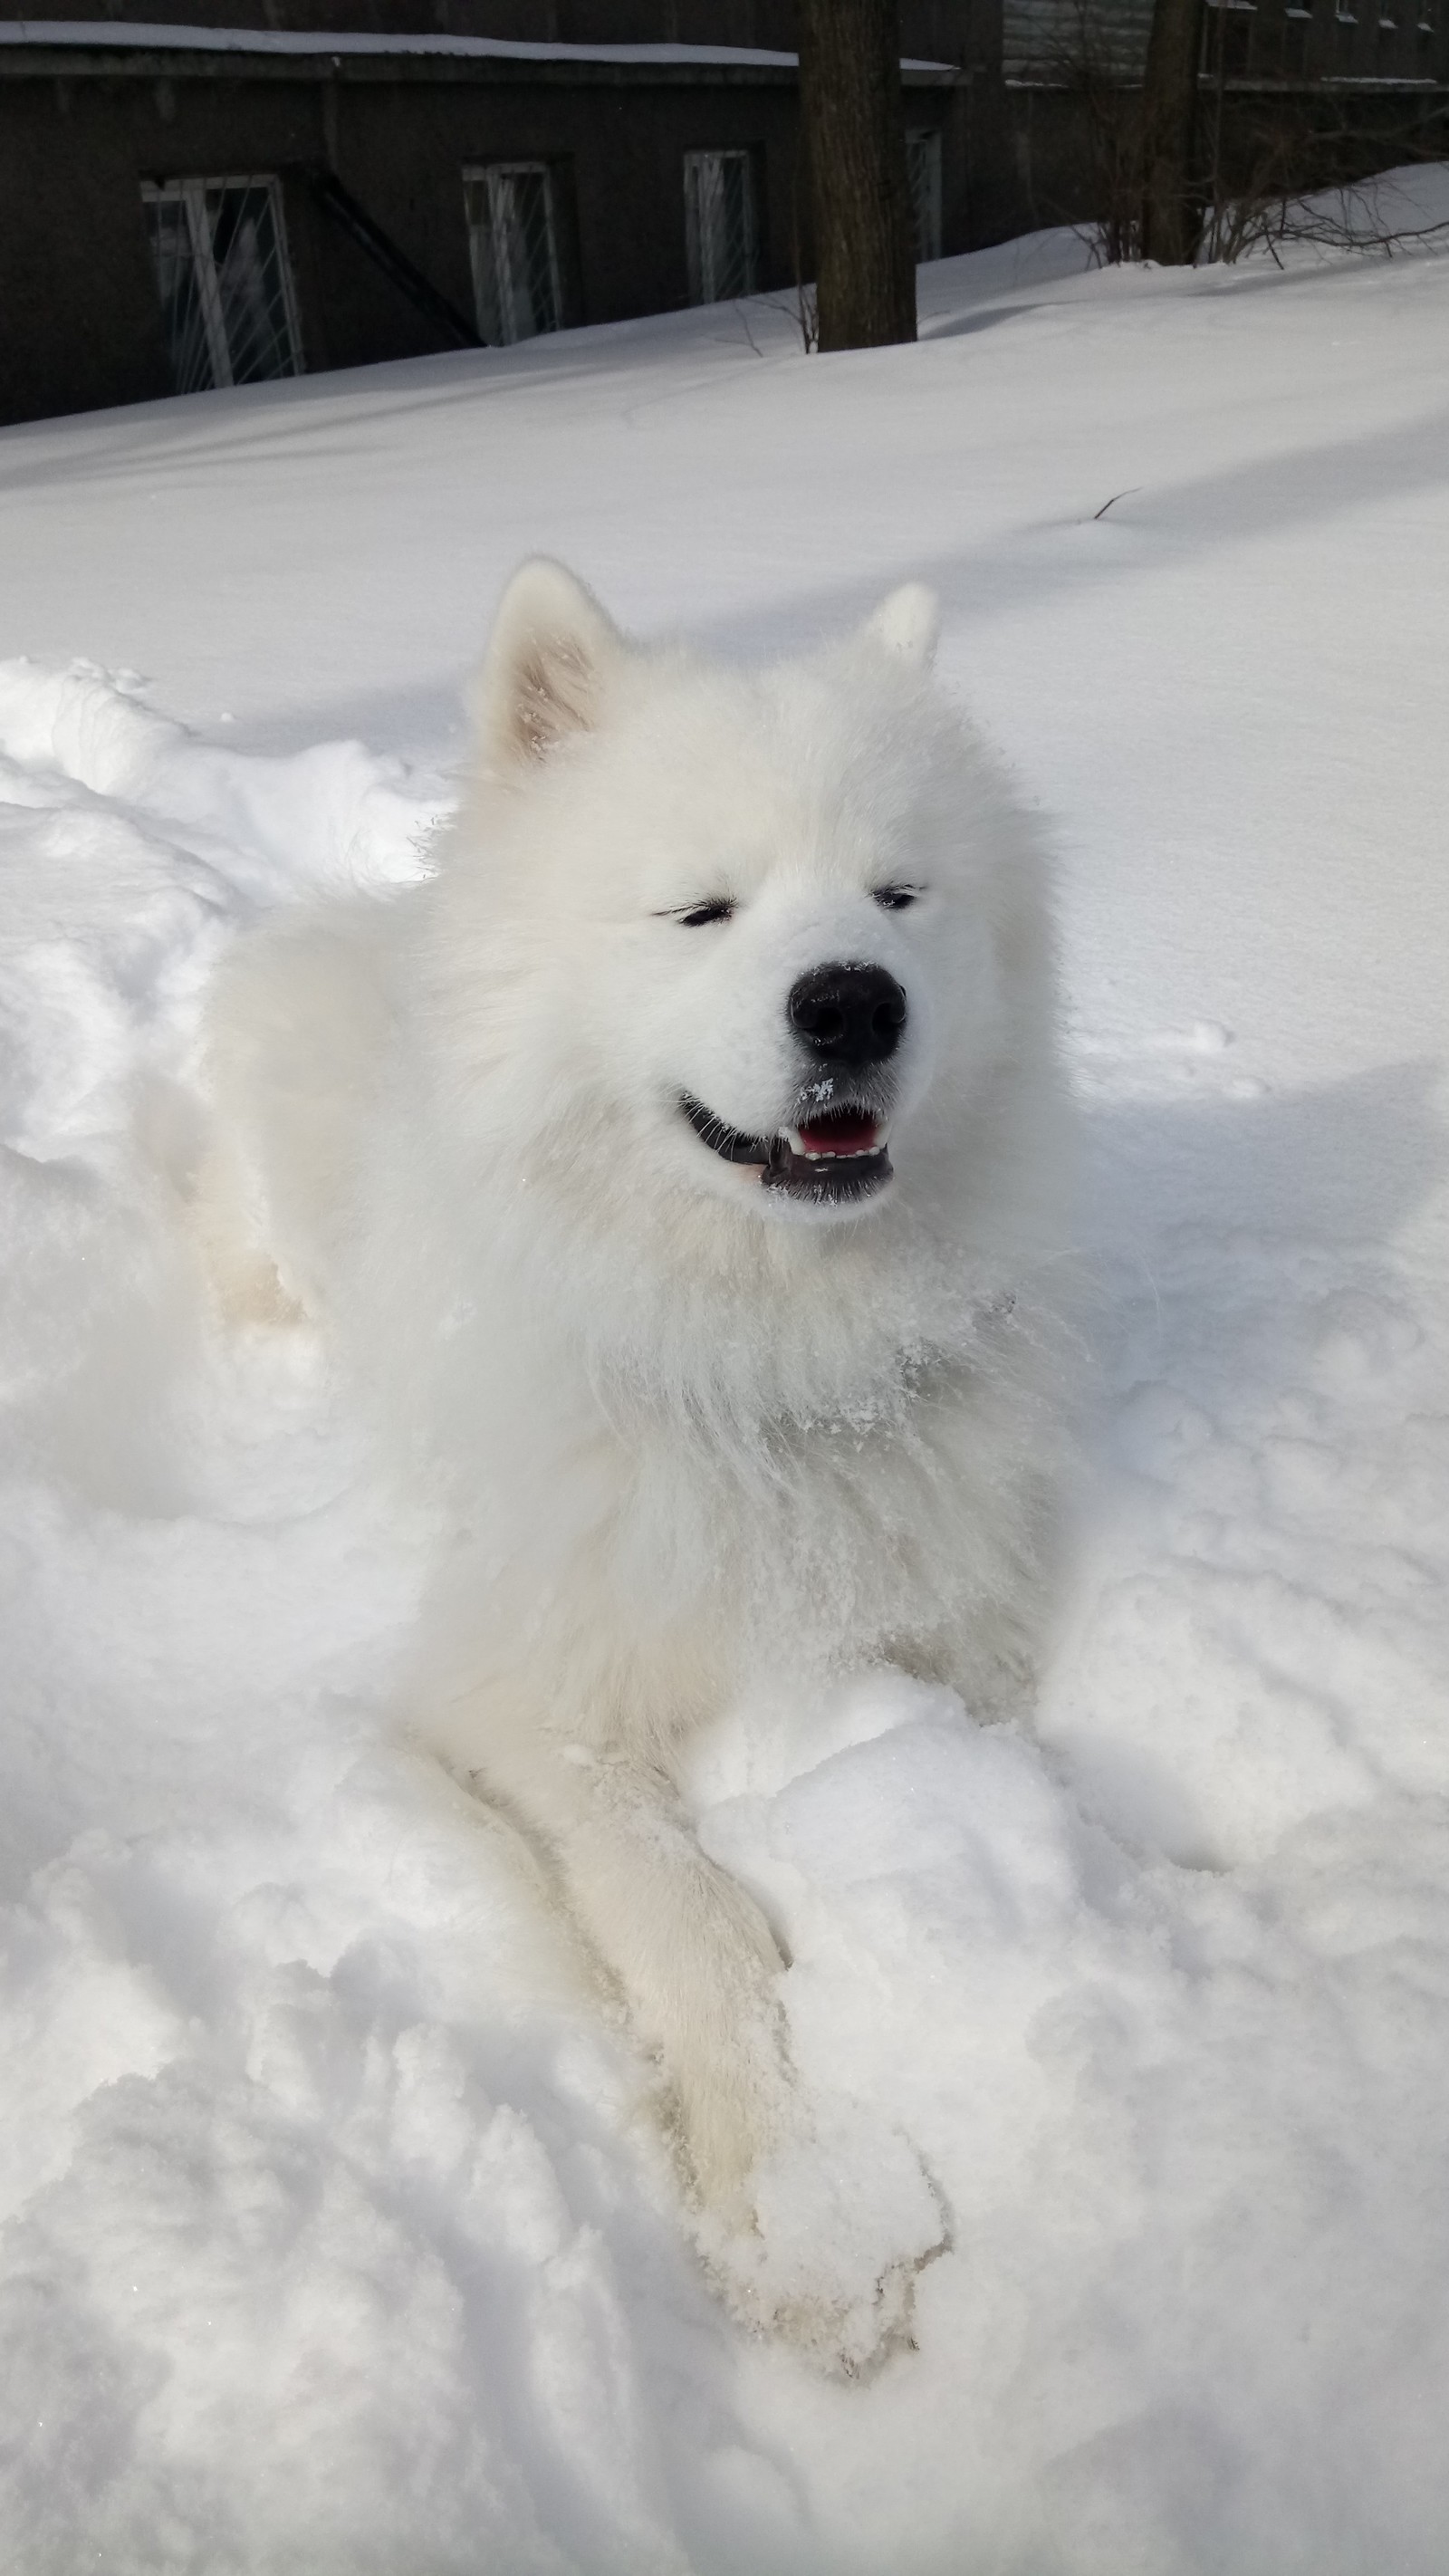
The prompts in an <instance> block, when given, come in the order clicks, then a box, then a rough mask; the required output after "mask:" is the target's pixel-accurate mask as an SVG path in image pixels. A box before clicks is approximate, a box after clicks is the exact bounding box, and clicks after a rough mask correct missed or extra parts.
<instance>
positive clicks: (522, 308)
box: [463, 161, 563, 348]
mask: <svg viewBox="0 0 1449 2576" xmlns="http://www.w3.org/2000/svg"><path fill="white" fill-rule="evenodd" d="M463 202H464V205H465V207H466V209H467V215H468V248H469V252H470V255H471V257H472V261H473V294H474V298H475V300H476V302H477V306H478V328H479V330H480V332H481V333H482V335H483V338H484V339H485V340H486V341H487V342H488V343H489V345H490V346H491V347H493V348H501V347H505V346H507V345H508V344H509V343H510V342H511V341H514V340H532V339H536V338H537V336H538V334H539V332H540V331H557V329H558V328H559V325H560V323H561V321H562V319H563V297H562V294H561V293H560V290H559V270H558V237H557V232H556V229H555V223H554V204H553V174H552V172H551V171H550V170H549V168H548V166H547V164H546V163H545V162H543V161H493V162H490V163H489V164H488V165H487V167H486V168H484V169H478V170H465V171H464V173H463Z"/></svg>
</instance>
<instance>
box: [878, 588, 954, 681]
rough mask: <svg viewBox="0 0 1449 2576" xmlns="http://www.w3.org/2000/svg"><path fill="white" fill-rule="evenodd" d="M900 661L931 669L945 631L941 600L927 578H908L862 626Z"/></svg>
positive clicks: (915, 667) (923, 668)
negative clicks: (912, 579)
mask: <svg viewBox="0 0 1449 2576" xmlns="http://www.w3.org/2000/svg"><path fill="white" fill-rule="evenodd" d="M861 631H862V633H863V634H866V635H868V636H869V637H870V638H871V640H872V642H873V643H876V644H879V645H881V646H882V647H883V648H884V650H885V651H886V652H887V653H890V654H893V655H894V656H895V658H896V660H897V661H899V662H909V663H910V664H911V666H912V668H913V669H914V670H917V671H928V670H929V669H930V667H931V664H932V663H933V662H934V660H935V658H936V639H937V637H938V636H939V634H940V632H941V603H940V601H939V599H938V598H937V597H936V594H935V592H934V591H933V590H928V589H927V588H926V585H925V583H924V582H923V581H908V582H905V583H904V584H903V585H902V587H901V588H900V589H899V590H893V591H892V592H891V594H890V597H889V598H888V599H883V600H882V601H881V604H880V606H879V608H875V609H872V611H871V613H870V615H869V617H868V618H867V619H866V621H865V625H864V627H863V629H862V630H861Z"/></svg>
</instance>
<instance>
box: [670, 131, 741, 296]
mask: <svg viewBox="0 0 1449 2576" xmlns="http://www.w3.org/2000/svg"><path fill="white" fill-rule="evenodd" d="M684 233H685V247H686V251H687V254H688V259H689V300H690V302H691V303H692V304H722V303H724V302H725V301H726V300H727V299H728V298H729V297H731V296H734V295H753V293H754V291H755V285H756V279H757V271H758V266H759V246H758V228H757V225H756V220H755V173H754V166H753V156H752V155H751V154H750V153H748V152H686V154H685V156H684Z"/></svg>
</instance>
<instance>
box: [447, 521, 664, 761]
mask: <svg viewBox="0 0 1449 2576" xmlns="http://www.w3.org/2000/svg"><path fill="white" fill-rule="evenodd" d="M627 649H628V648H627V646H626V645H625V642H624V639H623V637H622V635H621V634H620V633H619V630H618V628H617V626H616V625H615V624H614V622H613V619H612V618H611V617H609V616H608V615H607V614H606V613H605V611H604V610H603V609H602V608H601V607H600V606H599V603H598V601H597V600H596V599H595V597H594V595H593V592H592V591H589V590H585V588H584V585H583V583H582V582H581V581H576V580H575V579H574V576H573V574H572V573H571V572H566V571H565V570H564V567H563V565H562V564H561V563H554V562H552V561H551V560H550V558H549V557H548V556H547V555H534V556H533V557H532V558H531V559H530V561H529V562H527V563H525V564H520V566H519V568H518V570H517V572H516V573H515V574H514V576H513V579H512V580H511V582H510V583H509V585H508V588H507V589H506V590H505V592H504V594H503V597H502V599H501V600H500V602H499V605H498V614H497V616H496V618H495V619H494V621H493V633H492V635H491V636H490V637H489V640H488V650H487V652H486V653H485V655H484V657H483V667H482V669H481V670H480V671H479V673H478V676H477V678H476V679H475V680H474V682H473V685H472V688H471V690H470V692H469V705H470V711H471V714H472V717H473V724H474V728H475V731H476V733H477V737H478V747H479V749H480V751H481V752H482V754H483V760H484V764H485V766H486V767H487V768H488V769H489V770H491V771H492V772H493V774H494V776H495V777H499V778H506V777H508V776H510V775H517V773H518V772H519V771H520V770H526V769H528V768H530V767H532V766H534V765H536V764H538V763H540V762H543V761H546V760H547V759H548V758H549V756H550V754H551V753H553V752H554V751H556V750H557V749H558V747H559V745H560V744H561V743H563V742H565V741H567V740H568V738H569V736H570V735H571V734H579V733H592V732H593V730H594V727H595V726H596V725H597V723H598V721H599V715H600V710H601V707H602V704H603V698H604V692H605V687H606V684H607V680H608V675H609V672H610V670H611V669H612V668H613V667H614V666H615V665H616V664H617V663H619V662H620V661H622V659H623V657H624V654H625V653H626V651H627Z"/></svg>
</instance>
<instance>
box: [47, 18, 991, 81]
mask: <svg viewBox="0 0 1449 2576" xmlns="http://www.w3.org/2000/svg"><path fill="white" fill-rule="evenodd" d="M0 45H100V46H104V48H105V50H106V51H107V53H119V52H122V51H126V50H130V51H133V52H134V51H137V50H140V51H141V52H144V53H155V52H158V51H160V52H166V53H191V54H312V55H315V54H335V55H341V54H458V55H461V56H463V57H464V58H465V59H467V58H468V57H470V56H471V57H473V58H475V59H483V60H487V59H489V58H493V59H495V60H497V61H500V62H518V63H626V64H633V65H634V66H636V67H637V68H638V69H640V70H678V71H690V70H698V71H703V70H724V71H791V72H792V71H794V70H795V69H796V66H797V63H798V59H799V58H798V56H797V55H795V54H780V53H770V52H769V51H768V50H767V49H766V48H764V47H763V46H760V45H541V44H531V43H529V42H528V41H527V39H526V38H523V37H516V36H446V35H434V34H428V35H413V36H405V35H394V34H378V33H375V32H367V31H364V32H362V33H359V34H348V35H333V34H332V33H331V32H330V30H329V29H327V28H325V27H311V28H309V27H173V26H171V25H169V24H168V23H167V22H166V21H165V20H164V19H157V20H155V21H152V22H149V23H148V22H145V21H141V20H127V21H126V22H125V23H124V24H122V23H120V22H119V21H118V20H116V19H114V18H9V19H0ZM901 69H902V71H907V72H942V73H946V74H948V75H949V74H950V73H951V72H953V71H954V70H955V65H954V64H950V63H933V62H917V61H916V60H915V59H914V58H913V57H911V56H905V57H903V58H902V62H901Z"/></svg>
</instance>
